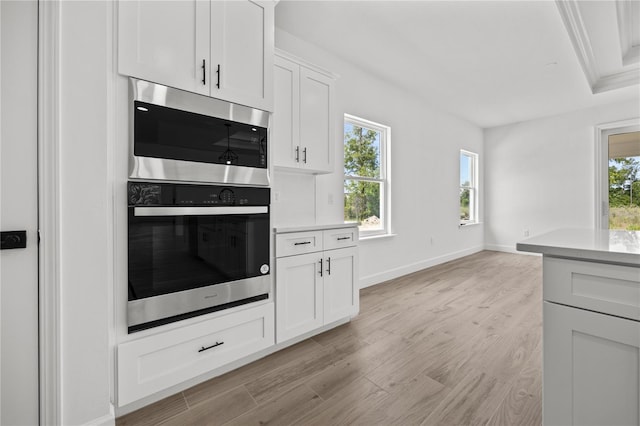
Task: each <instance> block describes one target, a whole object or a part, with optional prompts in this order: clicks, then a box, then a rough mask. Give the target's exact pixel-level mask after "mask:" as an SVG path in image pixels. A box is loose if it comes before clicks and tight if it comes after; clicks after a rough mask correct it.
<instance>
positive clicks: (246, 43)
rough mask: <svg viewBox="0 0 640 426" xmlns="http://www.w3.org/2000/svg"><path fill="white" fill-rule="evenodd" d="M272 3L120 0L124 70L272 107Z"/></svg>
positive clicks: (120, 59) (120, 68) (121, 64)
mask: <svg viewBox="0 0 640 426" xmlns="http://www.w3.org/2000/svg"><path fill="white" fill-rule="evenodd" d="M274 4H275V3H274V2H273V1H249V0H244V1H215V0H212V1H202V0H181V1H147V0H127V1H120V2H119V3H118V71H119V72H120V74H123V75H128V76H133V77H137V78H140V79H143V80H148V81H152V82H154V83H160V84H164V85H167V86H171V87H175V88H178V89H183V90H188V91H190V92H196V93H200V94H202V95H206V96H211V97H214V98H218V99H223V100H226V101H229V102H234V103H238V104H241V105H247V106H251V107H254V108H258V109H262V110H265V111H273V50H274V47H273V42H274V24H273V22H274V15H273V14H274Z"/></svg>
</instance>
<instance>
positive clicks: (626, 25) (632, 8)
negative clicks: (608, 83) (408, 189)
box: [616, 1, 640, 66]
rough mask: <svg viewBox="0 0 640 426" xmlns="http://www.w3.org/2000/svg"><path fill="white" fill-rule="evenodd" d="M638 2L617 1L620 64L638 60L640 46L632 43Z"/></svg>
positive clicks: (635, 62) (639, 59)
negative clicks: (620, 52) (620, 51)
mask: <svg viewBox="0 0 640 426" xmlns="http://www.w3.org/2000/svg"><path fill="white" fill-rule="evenodd" d="M639 9H640V8H639V7H638V3H637V2H636V3H632V2H629V1H617V2H616V11H617V14H618V33H619V35H620V48H621V50H622V65H624V66H627V65H633V64H637V63H638V62H640V46H638V45H635V46H634V45H633V34H632V32H631V29H632V28H633V26H634V22H633V20H634V17H635V19H637V16H636V15H637V14H638V13H639Z"/></svg>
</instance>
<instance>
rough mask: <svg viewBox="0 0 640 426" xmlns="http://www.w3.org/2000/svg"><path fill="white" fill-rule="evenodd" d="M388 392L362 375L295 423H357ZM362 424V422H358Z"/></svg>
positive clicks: (378, 403) (322, 425) (310, 425)
mask: <svg viewBox="0 0 640 426" xmlns="http://www.w3.org/2000/svg"><path fill="white" fill-rule="evenodd" d="M387 397H388V394H387V393H386V392H385V391H384V390H382V389H380V388H379V387H378V386H376V385H374V384H373V383H372V382H370V381H369V380H367V379H366V378H364V377H361V378H359V379H357V380H356V381H354V382H352V383H350V384H349V385H347V386H346V387H344V388H343V389H341V390H340V391H339V392H336V393H335V394H334V395H333V396H332V397H331V398H329V399H328V400H326V401H324V402H323V403H322V404H320V405H318V406H317V407H316V408H314V409H313V410H311V411H310V412H309V413H308V414H307V415H305V416H303V417H301V418H300V419H297V420H296V421H295V424H297V425H305V426H314V425H318V426H326V425H348V424H358V422H357V421H358V419H360V418H361V417H363V416H365V415H366V414H367V413H368V412H370V411H372V410H374V409H375V407H377V406H378V405H380V403H381V402H382V401H383V400H384V399H385V398H387ZM360 424H362V423H360Z"/></svg>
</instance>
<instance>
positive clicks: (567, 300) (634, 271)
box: [543, 257, 640, 320]
mask: <svg viewBox="0 0 640 426" xmlns="http://www.w3.org/2000/svg"><path fill="white" fill-rule="evenodd" d="M543 274H544V280H543V282H544V299H545V300H548V301H551V302H557V303H562V304H564V305H569V306H576V307H579V308H584V309H589V310H592V311H595V312H602V313H606V314H611V315H616V316H620V317H623V318H630V319H634V320H640V268H635V267H631V266H618V265H609V264H604V263H594V262H581V261H576V260H566V259H558V258H552V257H545V258H544V265H543Z"/></svg>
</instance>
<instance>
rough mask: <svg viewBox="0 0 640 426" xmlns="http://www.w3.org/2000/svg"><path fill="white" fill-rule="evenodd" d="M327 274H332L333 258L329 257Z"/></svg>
mask: <svg viewBox="0 0 640 426" xmlns="http://www.w3.org/2000/svg"><path fill="white" fill-rule="evenodd" d="M327 274H329V275H331V258H330V257H327Z"/></svg>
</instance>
